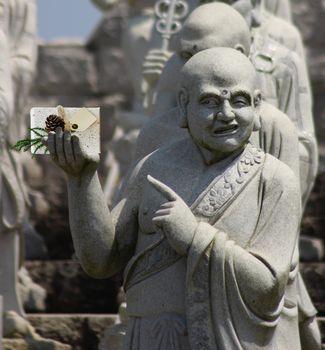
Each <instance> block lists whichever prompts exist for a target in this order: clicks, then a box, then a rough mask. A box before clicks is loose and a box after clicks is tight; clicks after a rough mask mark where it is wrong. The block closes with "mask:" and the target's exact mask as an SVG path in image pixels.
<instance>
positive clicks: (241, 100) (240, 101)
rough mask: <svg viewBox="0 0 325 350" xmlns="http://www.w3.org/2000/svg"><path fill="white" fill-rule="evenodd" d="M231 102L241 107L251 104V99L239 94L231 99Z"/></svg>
mask: <svg viewBox="0 0 325 350" xmlns="http://www.w3.org/2000/svg"><path fill="white" fill-rule="evenodd" d="M231 104H232V105H233V106H234V107H237V108H241V107H247V106H249V105H250V101H249V99H248V98H247V97H246V96H243V95H238V96H234V97H233V98H232V99H231Z"/></svg>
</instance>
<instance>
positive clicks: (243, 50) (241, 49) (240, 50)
mask: <svg viewBox="0 0 325 350" xmlns="http://www.w3.org/2000/svg"><path fill="white" fill-rule="evenodd" d="M235 50H237V51H239V52H241V53H243V54H244V55H246V56H248V52H245V47H244V45H242V44H236V45H235Z"/></svg>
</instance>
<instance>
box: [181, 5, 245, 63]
mask: <svg viewBox="0 0 325 350" xmlns="http://www.w3.org/2000/svg"><path fill="white" fill-rule="evenodd" d="M250 46H251V35H250V30H249V27H248V25H247V23H246V21H245V19H244V18H243V17H242V16H241V15H240V14H239V12H238V11H236V10H235V9H234V8H232V7H231V6H229V5H226V4H223V3H218V2H213V3H209V4H205V5H202V6H199V7H197V8H196V9H195V10H194V11H193V12H192V13H191V14H190V15H189V17H188V18H187V20H186V21H185V23H184V26H183V29H182V32H181V34H180V45H179V49H178V53H179V54H180V55H181V57H183V58H185V59H188V58H190V57H191V56H193V55H194V54H196V53H197V52H200V51H202V50H206V49H210V48H214V47H231V48H234V49H237V50H240V51H241V52H243V53H244V54H245V55H248V54H249V50H250Z"/></svg>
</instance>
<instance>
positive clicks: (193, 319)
mask: <svg viewBox="0 0 325 350" xmlns="http://www.w3.org/2000/svg"><path fill="white" fill-rule="evenodd" d="M286 170H288V169H285V168H284V166H283V164H281V163H280V162H278V161H276V160H275V159H274V158H272V157H269V156H266V159H265V163H264V166H263V169H262V170H261V173H260V175H259V176H257V177H256V178H254V179H253V180H251V182H250V183H249V184H248V185H247V186H246V188H245V190H243V191H241V193H240V194H239V195H238V197H237V198H236V200H235V201H234V202H233V203H232V204H231V206H230V207H229V208H228V209H226V210H225V212H224V213H223V214H222V216H221V217H220V219H218V220H217V221H216V223H214V224H213V221H214V218H213V216H212V217H211V216H210V217H207V218H206V220H204V217H202V218H201V220H202V219H203V221H201V222H200V224H199V226H198V228H197V230H196V233H195V237H194V240H193V243H192V246H191V248H190V250H189V254H188V258H187V260H188V261H187V324H188V332H189V338H190V344H191V348H192V349H211V350H212V349H214V350H215V349H218V350H228V349H232V350H237V349H238V350H241V349H243V350H244V349H245V350H246V349H249V350H253V349H254V350H255V349H256V350H257V349H272V350H273V349H297V350H298V349H300V340H299V331H298V312H297V300H296V294H295V292H294V289H295V283H296V274H297V271H298V267H297V266H298V261H297V260H298V259H297V257H296V255H295V254H294V252H295V249H296V240H297V232H298V226H299V218H300V210H299V202H300V197H299V196H300V194H299V190H298V188H297V181H296V180H295V178H294V176H293V174H291V172H290V171H286ZM258 182H259V183H258ZM218 190H220V189H216V188H214V189H213V188H212V189H210V197H211V191H214V192H217V191H218ZM256 190H257V191H258V195H257V197H255V198H254V197H253V196H252V195H253V193H254V192H255V193H256ZM256 200H257V203H256V204H259V213H258V216H257V217H256V214H255V213H253V212H252V215H251V216H249V210H248V211H247V216H244V217H242V218H241V220H239V221H238V218H235V217H233V218H232V216H234V215H236V212H238V211H239V212H241V211H242V210H241V207H242V206H247V207H249V206H250V204H252V206H253V207H254V206H255V203H254V202H255V201H256ZM249 202H251V203H249ZM206 209H207V208H206ZM200 211H201V212H202V210H200ZM194 212H198V208H195V209H194ZM216 215H217V216H218V212H217V213H216ZM203 216H204V215H203ZM254 220H256V221H255V223H256V225H255V227H254V229H253V230H250V229H249V228H250V227H252V223H251V222H249V221H254ZM231 221H234V222H236V225H233V227H232V224H231ZM240 221H241V224H240ZM211 223H212V224H211ZM227 228H228V229H227ZM229 229H230V230H229Z"/></svg>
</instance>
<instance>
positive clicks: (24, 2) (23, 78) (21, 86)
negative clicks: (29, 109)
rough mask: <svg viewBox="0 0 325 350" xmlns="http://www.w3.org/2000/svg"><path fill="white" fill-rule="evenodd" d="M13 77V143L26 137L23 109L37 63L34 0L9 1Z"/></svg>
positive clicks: (11, 134) (11, 133) (10, 131)
mask: <svg viewBox="0 0 325 350" xmlns="http://www.w3.org/2000/svg"><path fill="white" fill-rule="evenodd" d="M9 5H10V13H11V15H10V22H9V35H10V55H11V75H12V82H13V91H14V96H15V116H14V117H15V118H16V120H15V122H14V123H12V124H13V125H10V128H9V138H10V142H12V143H14V142H15V141H16V140H17V139H19V138H23V137H25V133H26V123H25V120H24V119H22V118H24V117H25V115H24V108H25V103H26V98H27V96H28V93H29V90H30V86H31V83H32V79H33V77H34V73H35V68H36V61H37V34H36V33H37V21H36V3H35V0H10V2H9Z"/></svg>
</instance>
